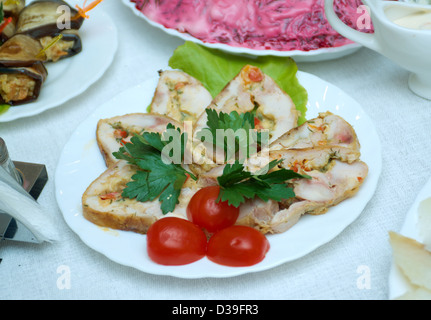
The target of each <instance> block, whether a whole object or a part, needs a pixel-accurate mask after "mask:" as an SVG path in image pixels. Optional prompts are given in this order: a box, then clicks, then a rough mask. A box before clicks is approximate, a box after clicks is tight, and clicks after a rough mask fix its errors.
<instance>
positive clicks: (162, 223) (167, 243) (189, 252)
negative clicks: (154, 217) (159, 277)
mask: <svg viewBox="0 0 431 320" xmlns="http://www.w3.org/2000/svg"><path fill="white" fill-rule="evenodd" d="M206 247H207V238H206V235H205V233H204V232H203V231H202V229H201V228H199V227H198V226H196V225H195V224H193V223H192V222H190V221H188V220H185V219H181V218H177V217H166V218H162V219H160V220H158V221H156V222H155V223H153V224H152V225H151V226H150V228H149V229H148V232H147V252H148V255H149V257H150V258H151V260H153V261H154V262H156V263H158V264H161V265H170V266H174V265H184V264H189V263H192V262H195V261H198V260H200V259H201V258H203V257H204V256H205V254H206Z"/></svg>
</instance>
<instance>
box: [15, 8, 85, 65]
mask: <svg viewBox="0 0 431 320" xmlns="http://www.w3.org/2000/svg"><path fill="white" fill-rule="evenodd" d="M60 6H66V7H67V8H68V10H67V12H66V11H64V10H63V9H62V8H59V7H60ZM69 12H70V14H69ZM77 14H78V11H77V10H75V9H74V8H72V7H71V6H70V5H69V4H67V3H66V2H64V1H62V0H37V1H34V2H32V3H31V4H29V5H28V6H26V7H25V8H24V9H23V10H22V11H21V13H20V15H19V18H18V21H17V25H16V33H22V34H27V35H29V36H32V37H33V38H35V39H37V40H39V41H40V42H41V44H42V46H43V47H46V46H47V45H48V44H50V43H51V42H52V40H53V39H54V38H55V37H57V36H58V35H60V34H62V38H61V40H60V41H57V42H56V43H55V44H54V45H53V46H51V47H50V48H49V49H48V50H46V60H45V61H58V60H60V59H63V58H67V57H71V56H74V55H76V54H78V53H79V52H81V51H82V41H81V38H80V36H79V33H78V30H79V29H80V28H81V26H82V24H83V22H84V18H82V17H80V16H78V15H77Z"/></svg>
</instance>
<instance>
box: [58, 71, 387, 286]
mask: <svg viewBox="0 0 431 320" xmlns="http://www.w3.org/2000/svg"><path fill="white" fill-rule="evenodd" d="M298 78H299V81H300V83H301V84H302V85H303V86H304V87H305V89H306V90H307V91H308V93H309V103H308V110H309V111H308V114H307V118H313V117H316V116H317V115H318V113H319V112H325V111H331V112H333V113H334V114H338V115H340V116H342V117H344V118H345V119H346V120H347V121H348V122H350V123H351V124H352V125H353V126H354V128H355V129H356V132H357V134H358V138H359V140H360V142H361V145H362V159H363V160H364V161H365V162H366V163H367V164H368V165H369V176H368V177H367V179H366V180H365V182H364V184H363V186H362V187H361V189H360V190H359V192H358V193H357V194H356V196H355V197H353V198H350V199H348V200H346V201H344V202H342V203H341V204H339V205H338V206H336V207H333V208H331V209H330V210H329V212H328V213H327V214H324V215H320V216H304V217H302V218H301V219H300V221H299V222H298V223H297V224H296V225H295V226H293V228H291V229H290V230H288V231H287V232H285V233H283V234H277V235H270V236H268V239H269V241H270V244H271V249H270V250H269V252H268V254H267V256H266V258H265V259H264V260H263V261H262V262H261V263H259V264H257V265H255V266H252V267H247V268H242V267H241V268H231V267H225V266H221V265H217V264H215V263H212V262H211V261H209V260H208V259H207V258H204V259H202V260H200V261H198V262H196V263H192V264H189V265H186V266H178V267H169V266H160V265H157V264H155V263H153V262H152V261H151V260H150V259H149V258H148V256H147V254H146V237H145V236H144V235H138V234H135V233H132V232H125V231H113V230H110V231H107V230H106V229H104V228H100V227H97V226H96V225H94V224H92V223H91V222H88V221H87V220H85V218H83V215H82V210H81V196H82V194H83V192H84V191H85V189H86V188H87V187H88V186H89V185H90V183H91V182H92V181H93V180H95V179H96V178H97V177H98V176H99V175H100V174H101V173H102V172H103V171H104V170H105V169H106V167H105V164H104V162H103V159H102V156H101V154H100V151H99V149H98V147H97V143H96V139H95V130H96V125H97V122H98V120H99V119H102V118H108V117H113V116H117V115H123V114H126V113H132V112H145V109H146V107H147V105H148V104H149V103H150V101H151V99H152V96H153V94H154V90H155V86H156V84H157V81H158V79H157V78H154V79H151V80H148V81H146V82H144V83H142V84H141V85H138V86H136V87H134V88H131V89H129V90H126V91H125V92H123V93H120V94H119V95H118V96H117V97H115V98H114V99H112V100H111V101H109V102H107V103H105V104H103V106H101V107H100V108H98V109H97V110H96V111H95V112H94V113H93V114H92V115H91V116H90V117H89V118H87V119H86V120H85V121H84V122H83V123H82V124H81V125H80V126H79V127H78V128H77V129H76V131H75V132H74V133H73V135H72V136H71V138H70V140H69V141H68V143H67V144H66V145H65V147H64V150H63V152H62V155H61V157H60V160H59V163H58V167H57V171H56V177H55V185H56V186H55V188H56V198H57V201H58V204H59V207H60V209H61V211H62V212H63V216H64V219H65V221H66V223H67V224H68V225H69V226H70V228H71V229H72V230H73V231H75V232H76V233H77V234H78V235H79V237H80V238H81V239H82V241H83V242H84V243H85V244H87V245H88V246H89V247H91V248H93V249H94V250H96V251H98V252H100V253H102V254H104V255H105V256H106V257H108V258H109V259H111V260H113V261H115V262H117V263H119V264H122V265H126V266H130V267H134V268H136V269H139V270H142V271H144V272H147V273H151V274H158V275H171V276H175V277H179V278H203V277H231V276H236V275H240V274H244V273H249V272H257V271H262V270H267V269H270V268H273V267H275V266H277V265H280V264H282V263H285V262H288V261H292V260H295V259H298V258H300V257H302V256H304V255H306V254H308V253H310V252H312V251H313V250H315V249H317V248H318V247H320V246H321V245H323V244H325V243H327V242H328V241H330V240H332V239H334V238H335V237H336V236H337V235H338V234H340V233H341V232H342V231H343V230H344V228H346V227H347V226H348V225H349V224H351V223H352V222H353V221H354V220H355V219H356V218H357V217H358V216H359V215H360V213H361V212H362V210H363V209H364V207H365V206H366V204H367V203H368V201H369V200H370V199H371V197H372V196H373V194H374V191H375V189H376V186H377V183H378V180H379V176H380V171H381V162H382V156H381V146H380V142H379V137H378V135H377V132H376V130H375V127H374V124H373V122H372V121H371V120H370V118H369V117H368V116H367V115H366V114H365V112H364V111H363V110H362V108H361V106H360V105H359V104H358V103H357V102H356V101H354V100H353V99H352V98H350V97H349V96H348V95H346V94H345V93H344V92H342V91H341V90H340V89H338V88H337V87H335V86H333V85H331V84H329V83H327V82H325V81H323V80H321V79H319V78H317V77H315V76H313V75H310V74H308V73H303V72H299V74H298ZM119 105H121V106H122V108H121V110H120V109H119V108H118V106H119Z"/></svg>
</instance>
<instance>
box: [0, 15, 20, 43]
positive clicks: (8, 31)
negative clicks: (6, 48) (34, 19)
mask: <svg viewBox="0 0 431 320" xmlns="http://www.w3.org/2000/svg"><path fill="white" fill-rule="evenodd" d="M11 18H12V21H11V22H10V23H9V24H8V25H7V26H6V28H4V30H3V31H2V32H1V33H0V41H1V43H4V42H5V41H6V40H8V39H9V38H11V37H12V36H13V35H14V34H15V25H16V19H15V18H13V17H11Z"/></svg>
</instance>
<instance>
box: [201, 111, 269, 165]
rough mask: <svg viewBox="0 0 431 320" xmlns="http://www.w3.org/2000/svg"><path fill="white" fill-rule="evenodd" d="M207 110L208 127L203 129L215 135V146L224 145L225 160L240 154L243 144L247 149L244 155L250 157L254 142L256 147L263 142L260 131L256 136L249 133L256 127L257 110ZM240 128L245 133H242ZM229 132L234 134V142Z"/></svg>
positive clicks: (227, 160)
mask: <svg viewBox="0 0 431 320" xmlns="http://www.w3.org/2000/svg"><path fill="white" fill-rule="evenodd" d="M205 111H206V113H207V119H208V120H207V127H206V128H204V129H202V131H206V130H207V131H209V132H210V134H211V136H212V137H213V141H211V142H212V143H213V145H214V146H215V147H220V146H223V150H224V155H225V159H224V160H225V162H229V161H231V160H233V159H234V158H235V157H236V156H238V152H239V151H240V147H241V146H246V148H247V149H246V151H245V154H244V155H243V156H244V157H246V158H248V157H250V153H251V150H250V149H251V148H250V146H251V145H252V144H253V143H255V144H256V147H257V146H258V145H260V144H261V141H262V136H261V133H260V132H256V136H255V137H254V136H253V135H250V134H249V132H250V130H254V129H255V124H254V119H255V111H252V112H245V113H241V114H239V113H238V112H236V111H232V112H231V113H225V112H217V111H216V110H213V109H206V110H205ZM229 130H230V131H229ZM239 130H241V131H242V133H244V134H241V132H240V131H239ZM229 132H230V134H233V135H234V143H233V144H232V143H230V142H229V139H228V135H229ZM220 133H223V134H220ZM254 138H255V139H254ZM239 160H244V159H239Z"/></svg>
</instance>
